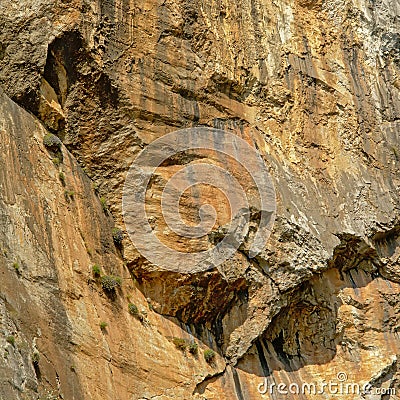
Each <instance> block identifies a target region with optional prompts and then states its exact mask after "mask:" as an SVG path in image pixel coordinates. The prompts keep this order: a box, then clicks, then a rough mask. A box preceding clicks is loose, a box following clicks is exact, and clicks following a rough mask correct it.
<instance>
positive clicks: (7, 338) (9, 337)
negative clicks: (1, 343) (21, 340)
mask: <svg viewBox="0 0 400 400" xmlns="http://www.w3.org/2000/svg"><path fill="white" fill-rule="evenodd" d="M6 340H7V343H10V344H11V346H14V345H15V337H14V336H13V335H9V336H7V337H6Z"/></svg>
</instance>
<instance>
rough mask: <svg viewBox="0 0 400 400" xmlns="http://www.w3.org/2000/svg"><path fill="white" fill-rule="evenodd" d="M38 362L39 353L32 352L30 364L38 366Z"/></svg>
mask: <svg viewBox="0 0 400 400" xmlns="http://www.w3.org/2000/svg"><path fill="white" fill-rule="evenodd" d="M39 360H40V354H39V352H38V351H37V350H34V351H33V353H32V362H33V363H34V364H35V365H38V364H39Z"/></svg>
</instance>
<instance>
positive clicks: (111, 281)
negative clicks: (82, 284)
mask: <svg viewBox="0 0 400 400" xmlns="http://www.w3.org/2000/svg"><path fill="white" fill-rule="evenodd" d="M121 285H122V279H121V278H120V277H119V276H114V275H104V276H103V277H102V278H101V286H102V287H103V289H104V290H105V291H106V292H114V291H115V289H117V288H118V287H120V286H121Z"/></svg>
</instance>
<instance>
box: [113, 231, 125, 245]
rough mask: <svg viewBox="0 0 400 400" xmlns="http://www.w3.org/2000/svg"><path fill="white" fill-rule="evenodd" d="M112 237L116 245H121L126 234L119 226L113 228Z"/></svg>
mask: <svg viewBox="0 0 400 400" xmlns="http://www.w3.org/2000/svg"><path fill="white" fill-rule="evenodd" d="M112 237H113V240H114V243H115V245H116V246H121V244H122V241H123V240H124V234H123V233H122V230H121V229H119V228H114V229H113V230H112Z"/></svg>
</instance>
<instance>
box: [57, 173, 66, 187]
mask: <svg viewBox="0 0 400 400" xmlns="http://www.w3.org/2000/svg"><path fill="white" fill-rule="evenodd" d="M58 178H59V179H60V182H61V184H62V185H63V186H65V175H64V173H63V172H60V173H59V174H58Z"/></svg>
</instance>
